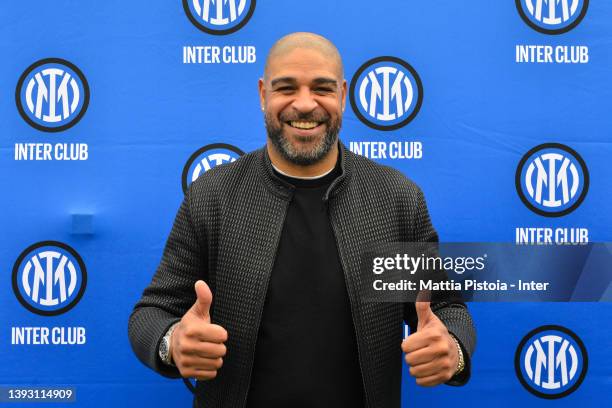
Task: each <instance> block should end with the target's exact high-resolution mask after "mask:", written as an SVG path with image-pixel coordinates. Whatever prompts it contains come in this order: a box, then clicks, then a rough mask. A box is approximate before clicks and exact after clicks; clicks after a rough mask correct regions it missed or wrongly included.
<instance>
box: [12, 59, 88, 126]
mask: <svg viewBox="0 0 612 408" xmlns="http://www.w3.org/2000/svg"><path fill="white" fill-rule="evenodd" d="M15 99H16V102H17V109H18V110H19V113H20V114H21V116H22V117H23V119H24V120H25V121H26V122H27V123H28V124H30V125H31V126H33V127H34V128H36V129H38V130H42V131H45V132H58V131H61V130H65V129H68V128H69V127H71V126H74V125H75V124H76V123H77V122H78V121H79V120H80V119H81V118H82V117H83V115H84V114H85V111H86V110H87V106H88V104H89V86H88V84H87V80H86V79H85V76H84V75H83V73H82V72H81V71H80V70H79V69H78V68H77V67H76V66H75V65H74V64H72V63H70V62H68V61H66V60H63V59H60V58H46V59H43V60H40V61H37V62H35V63H34V64H32V65H30V66H29V67H28V68H27V69H26V70H25V71H24V73H23V74H22V75H21V77H20V78H19V81H18V82H17V89H16V91H15Z"/></svg>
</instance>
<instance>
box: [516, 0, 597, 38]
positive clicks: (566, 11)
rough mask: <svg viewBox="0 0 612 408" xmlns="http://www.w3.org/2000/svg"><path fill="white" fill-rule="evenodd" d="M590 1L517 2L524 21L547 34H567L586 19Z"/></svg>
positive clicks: (540, 0) (539, 0)
mask: <svg viewBox="0 0 612 408" xmlns="http://www.w3.org/2000/svg"><path fill="white" fill-rule="evenodd" d="M588 6H589V1H588V0H516V8H517V9H518V11H519V14H520V15H521V17H522V18H523V20H524V21H525V22H526V23H527V24H528V25H529V26H530V27H532V28H533V29H535V30H537V31H539V32H541V33H545V34H561V33H565V32H567V31H569V30H571V29H572V28H574V27H575V26H576V25H578V24H579V23H580V21H581V20H582V19H583V18H584V16H585V14H586V11H587V8H588Z"/></svg>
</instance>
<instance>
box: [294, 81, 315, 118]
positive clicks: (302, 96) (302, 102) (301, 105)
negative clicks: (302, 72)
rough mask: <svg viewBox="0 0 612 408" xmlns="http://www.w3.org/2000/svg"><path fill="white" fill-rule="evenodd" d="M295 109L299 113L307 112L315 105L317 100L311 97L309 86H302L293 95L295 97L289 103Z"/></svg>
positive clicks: (313, 108)
mask: <svg viewBox="0 0 612 408" xmlns="http://www.w3.org/2000/svg"><path fill="white" fill-rule="evenodd" d="M291 105H292V106H293V108H295V110H297V111H298V112H301V113H309V112H312V111H313V110H315V108H316V107H317V105H318V104H317V101H315V99H314V98H313V95H312V92H310V88H308V87H302V88H300V89H299V90H298V92H297V94H296V95H295V99H294V101H293V103H292V104H291Z"/></svg>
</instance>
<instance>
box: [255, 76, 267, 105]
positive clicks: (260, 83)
mask: <svg viewBox="0 0 612 408" xmlns="http://www.w3.org/2000/svg"><path fill="white" fill-rule="evenodd" d="M257 86H258V88H259V105H260V106H261V110H262V111H263V110H265V106H266V96H265V95H266V89H265V88H264V79H263V78H259V81H258V82H257Z"/></svg>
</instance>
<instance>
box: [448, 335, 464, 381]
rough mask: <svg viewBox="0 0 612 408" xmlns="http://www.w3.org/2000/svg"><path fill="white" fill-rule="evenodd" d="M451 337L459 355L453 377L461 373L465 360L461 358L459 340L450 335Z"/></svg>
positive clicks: (461, 352)
mask: <svg viewBox="0 0 612 408" xmlns="http://www.w3.org/2000/svg"><path fill="white" fill-rule="evenodd" d="M451 337H452V338H453V341H454V342H455V344H456V345H457V352H458V354H459V359H458V361H457V370H455V374H454V375H457V374H459V373H460V372H462V371H463V369H464V368H465V359H464V358H463V350H462V349H461V344H459V340H457V338H456V337H455V336H453V335H452V334H451Z"/></svg>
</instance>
